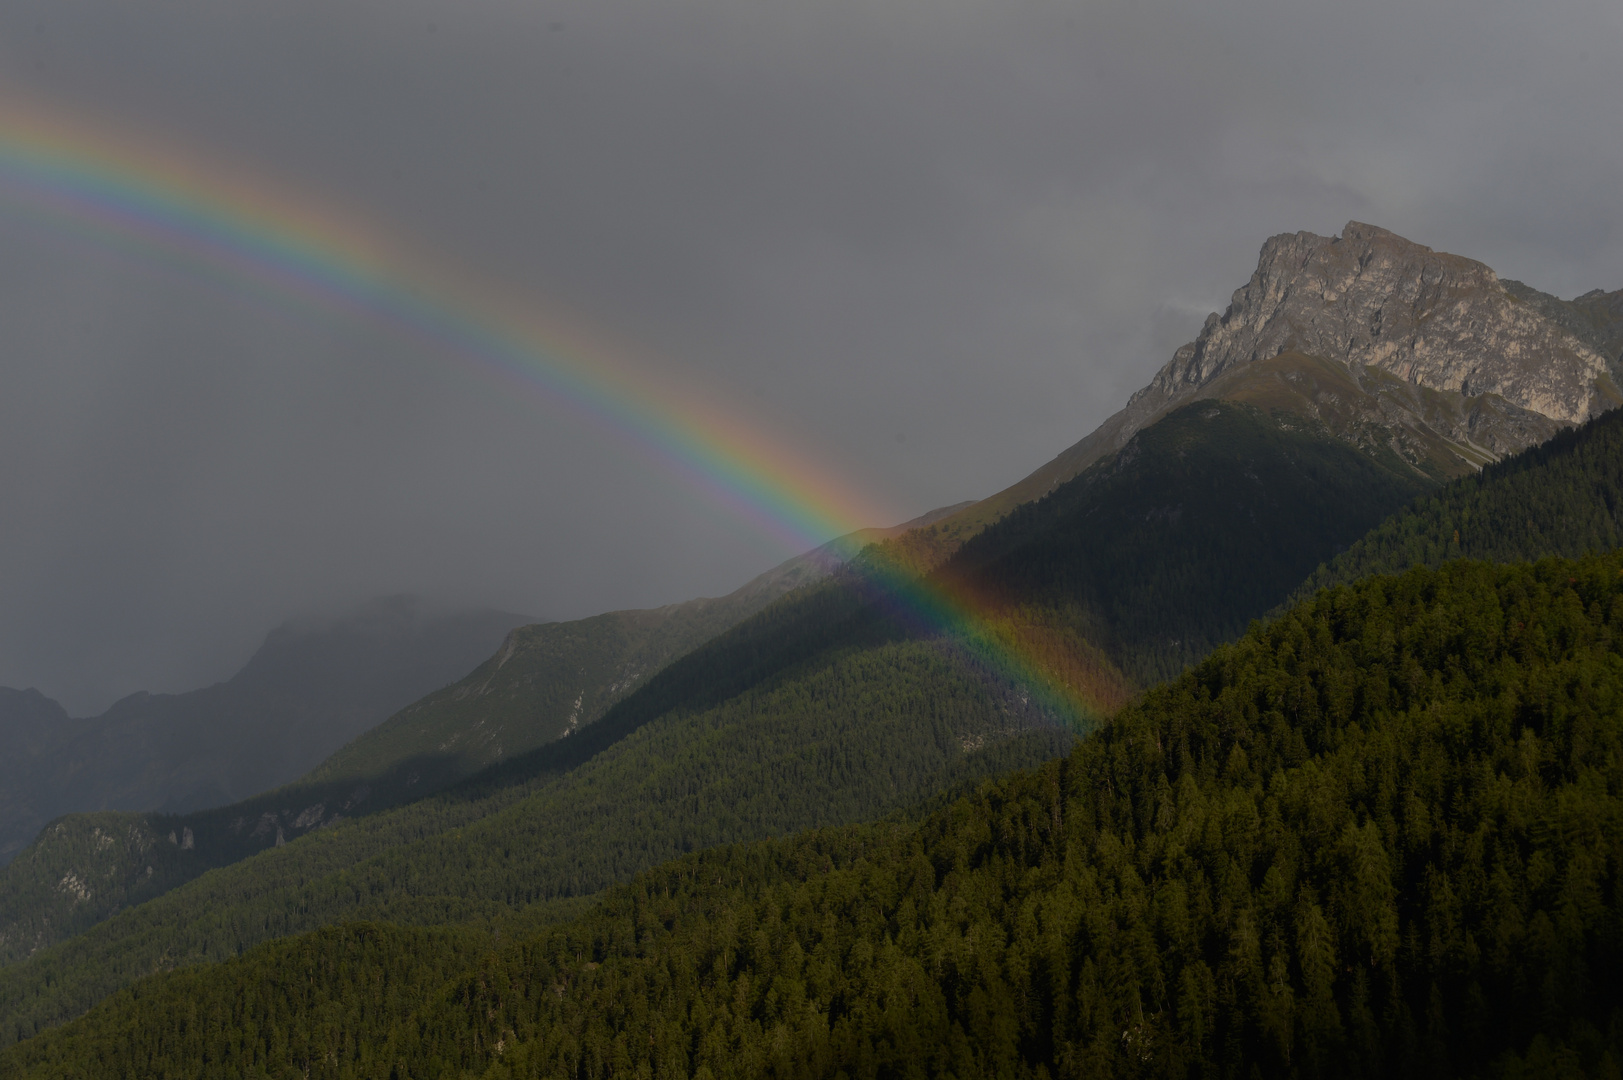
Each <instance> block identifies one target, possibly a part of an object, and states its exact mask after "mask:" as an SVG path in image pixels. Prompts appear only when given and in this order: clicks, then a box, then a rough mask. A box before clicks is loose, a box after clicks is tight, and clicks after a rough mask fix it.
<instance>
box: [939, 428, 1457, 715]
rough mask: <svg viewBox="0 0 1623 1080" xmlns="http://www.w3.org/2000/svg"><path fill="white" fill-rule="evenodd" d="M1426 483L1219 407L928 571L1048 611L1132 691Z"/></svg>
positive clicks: (1245, 617) (1240, 621)
mask: <svg viewBox="0 0 1623 1080" xmlns="http://www.w3.org/2000/svg"><path fill="white" fill-rule="evenodd" d="M1431 487H1432V484H1431V482H1430V480H1429V478H1427V477H1425V476H1422V475H1418V474H1416V473H1415V472H1414V471H1413V470H1412V469H1409V468H1407V467H1406V466H1405V463H1404V462H1403V461H1402V460H1400V459H1398V458H1397V457H1396V456H1395V455H1393V454H1391V453H1384V454H1379V455H1377V456H1372V455H1370V454H1368V453H1365V452H1363V451H1361V450H1360V449H1358V448H1356V447H1353V446H1350V445H1348V444H1347V443H1346V442H1344V441H1342V440H1340V439H1338V438H1336V437H1335V436H1334V434H1333V433H1332V432H1331V431H1329V430H1328V429H1327V428H1326V427H1325V425H1323V424H1322V423H1319V422H1317V421H1313V420H1308V419H1304V418H1301V417H1299V416H1296V415H1294V414H1291V413H1275V414H1269V413H1267V412H1264V411H1263V410H1261V409H1259V408H1256V407H1255V406H1252V405H1248V404H1239V403H1235V402H1231V401H1223V400H1215V401H1205V402H1199V403H1195V404H1191V405H1185V406H1183V407H1182V408H1179V409H1177V410H1175V411H1174V412H1172V413H1171V414H1169V415H1168V416H1166V417H1164V418H1162V419H1161V420H1160V421H1158V422H1157V423H1155V424H1153V425H1151V426H1149V427H1147V428H1145V429H1144V430H1142V431H1140V432H1138V433H1136V434H1135V435H1134V436H1133V437H1132V438H1131V439H1129V440H1128V442H1127V444H1126V445H1125V446H1124V447H1123V448H1122V449H1121V450H1120V451H1119V452H1118V453H1116V454H1114V455H1112V456H1110V457H1108V458H1104V459H1102V460H1100V461H1098V462H1095V463H1094V464H1093V465H1091V466H1089V467H1088V468H1087V469H1085V470H1084V471H1083V472H1082V474H1081V475H1079V476H1077V477H1075V478H1074V479H1071V480H1068V481H1066V482H1065V483H1063V484H1061V485H1060V486H1059V487H1057V488H1055V489H1054V490H1053V491H1052V492H1051V493H1049V494H1048V495H1046V496H1044V497H1043V498H1041V499H1038V500H1037V501H1035V502H1031V503H1026V504H1025V505H1023V506H1019V507H1016V508H1015V509H1014V510H1013V511H1011V512H1010V513H1009V514H1007V515H1006V516H1004V517H1003V518H1002V519H1000V520H999V521H997V522H995V523H993V524H992V525H989V526H988V527H987V528H986V529H985V530H984V531H982V532H981V533H979V534H978V535H976V536H975V537H973V538H972V539H970V540H969V541H968V542H967V543H966V544H965V545H964V546H963V547H962V548H961V549H960V550H959V551H958V552H956V553H955V554H954V555H953V556H952V557H951V558H950V559H949V560H948V561H947V562H946V563H945V565H944V566H943V567H942V569H941V570H940V571H938V574H939V575H940V576H941V577H943V578H947V579H950V580H953V581H957V582H963V583H964V585H965V587H968V588H971V589H972V590H973V591H975V592H976V593H978V594H980V595H982V596H995V597H997V598H998V600H999V602H1000V603H1001V604H1003V605H1012V606H1026V607H1040V608H1045V609H1050V610H1054V611H1056V612H1057V613H1059V615H1060V617H1062V618H1063V619H1065V620H1066V621H1068V622H1070V623H1071V624H1073V625H1074V626H1076V628H1077V630H1078V632H1079V633H1081V634H1082V635H1083V636H1084V637H1085V638H1086V639H1087V640H1089V641H1091V642H1093V643H1094V644H1096V645H1098V646H1100V647H1101V648H1103V649H1104V650H1105V652H1106V654H1107V655H1109V656H1110V658H1111V660H1112V661H1113V662H1114V663H1115V664H1116V665H1117V666H1118V667H1120V668H1121V669H1122V671H1124V672H1126V673H1127V674H1128V675H1129V676H1130V677H1131V678H1133V679H1134V680H1135V681H1136V682H1137V683H1138V684H1139V685H1149V684H1151V683H1153V682H1158V681H1160V680H1161V679H1164V678H1169V677H1171V676H1174V675H1177V674H1178V673H1179V672H1181V671H1182V670H1183V669H1184V668H1185V667H1186V666H1188V665H1189V664H1191V663H1193V662H1195V661H1198V660H1200V659H1201V658H1203V657H1204V656H1205V655H1206V654H1207V653H1208V652H1210V651H1211V650H1212V649H1213V648H1214V647H1216V646H1217V645H1218V644H1220V643H1221V642H1224V641H1228V640H1232V639H1233V638H1235V637H1238V636H1239V635H1240V634H1241V633H1242V632H1243V631H1244V630H1245V628H1246V626H1247V624H1249V623H1250V622H1251V620H1252V619H1255V618H1257V617H1259V616H1261V615H1263V614H1264V613H1266V612H1267V611H1268V610H1269V609H1271V608H1273V607H1275V606H1276V605H1277V604H1279V602H1280V601H1281V600H1282V599H1283V598H1284V597H1285V596H1286V595H1287V594H1288V593H1289V591H1290V590H1291V588H1292V587H1294V586H1295V585H1296V584H1298V583H1299V582H1300V581H1301V580H1302V578H1303V577H1304V576H1306V575H1307V574H1308V573H1310V572H1311V571H1312V570H1313V568H1314V567H1315V566H1317V565H1319V564H1320V563H1321V562H1323V561H1325V560H1327V559H1329V558H1331V557H1332V556H1333V555H1335V553H1336V552H1338V551H1340V550H1342V549H1344V548H1346V547H1347V546H1348V545H1349V544H1352V543H1354V542H1355V541H1356V540H1358V538H1359V537H1360V536H1362V535H1363V534H1364V533H1365V532H1366V531H1367V530H1368V529H1370V528H1371V527H1372V526H1374V525H1375V524H1376V523H1378V522H1379V521H1380V520H1381V519H1382V518H1383V517H1385V516H1386V515H1387V514H1389V513H1391V512H1392V511H1393V510H1396V509H1397V508H1399V507H1401V506H1402V505H1403V504H1404V503H1406V502H1408V501H1409V500H1410V499H1412V498H1413V497H1414V496H1416V495H1418V494H1419V493H1421V492H1423V491H1426V490H1429V489H1430V488H1431Z"/></svg>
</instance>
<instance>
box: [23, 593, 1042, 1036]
mask: <svg viewBox="0 0 1623 1080" xmlns="http://www.w3.org/2000/svg"><path fill="white" fill-rule="evenodd" d="M817 595H818V594H817V593H816V592H815V590H814V592H813V596H812V599H813V600H815V599H816V598H817ZM834 614H836V615H837V605H836V611H835V612H834ZM773 615H774V613H773V612H770V611H769V612H768V613H767V614H766V616H764V617H763V620H764V624H763V626H762V627H761V631H762V632H761V633H760V634H759V635H756V636H753V637H751V638H749V640H750V641H751V644H752V646H754V647H755V648H757V649H762V650H765V651H762V652H759V653H758V654H757V665H756V667H755V669H754V675H755V678H754V680H753V681H752V682H751V683H750V685H748V686H747V687H745V688H744V689H743V690H742V691H739V690H736V689H735V690H733V691H732V692H727V691H726V688H725V683H724V682H722V681H719V680H712V679H708V678H706V677H705V672H706V671H708V670H709V665H711V664H714V663H716V658H715V656H712V655H708V653H707V650H705V649H701V650H700V651H699V652H698V653H696V654H695V655H694V656H693V657H691V658H690V659H689V661H686V662H682V663H679V664H678V665H676V666H674V667H673V668H671V669H667V672H666V673H665V674H664V675H663V676H661V677H660V678H656V679H654V680H652V681H651V682H650V683H649V685H648V686H646V687H644V688H643V690H642V691H641V692H639V693H638V694H634V695H632V697H631V698H629V699H627V700H626V701H625V702H623V703H622V704H621V705H620V706H618V707H617V708H616V709H614V710H611V711H610V714H609V715H608V716H606V717H605V718H604V719H603V720H602V721H600V722H599V723H598V724H595V725H593V726H592V727H589V728H587V729H585V730H583V731H582V732H581V734H579V735H577V736H574V737H571V738H570V739H566V740H562V741H561V742H559V743H555V744H553V745H551V746H549V747H544V748H542V749H541V750H540V751H537V752H536V753H535V754H534V755H532V756H531V757H530V758H529V759H527V760H525V761H521V762H513V763H509V764H508V765H505V766H503V767H502V768H501V769H500V770H497V771H495V772H494V773H490V774H486V775H484V776H482V777H480V778H478V780H477V782H470V783H469V784H467V785H464V786H462V787H459V788H453V789H451V790H449V791H447V792H444V793H442V794H440V795H438V796H435V797H432V798H430V799H427V800H424V801H421V802H418V803H413V804H410V805H408V806H404V807H400V808H398V809H395V810H390V811H385V812H383V813H379V814H375V815H371V816H369V817H365V818H361V819H357V820H353V821H346V822H342V823H340V824H339V825H337V826H334V827H330V828H326V829H322V830H319V831H318V832H315V833H312V834H310V835H307V836H305V837H303V838H301V839H300V840H298V841H296V842H292V843H289V844H287V845H286V846H284V847H280V848H275V849H272V850H269V851H265V852H263V853H261V854H259V855H256V856H254V857H252V858H250V859H248V860H245V861H243V862H239V863H236V864H233V865H231V866H228V867H224V868H221V869H218V870H215V871H213V872H211V873H209V874H206V875H204V876H203V877H201V878H199V879H197V880H195V881H193V882H191V883H189V884H187V885H184V886H182V887H180V888H178V889H175V890H173V891H171V892H169V893H166V894H165V895H163V896H160V897H157V898H155V899H153V900H150V901H148V902H147V903H145V904H142V905H140V906H138V907H135V908H133V909H130V910H128V911H125V912H123V913H121V914H119V915H117V916H116V917H114V918H112V919H110V920H108V921H106V922H103V923H101V924H100V925H97V926H95V927H93V928H91V929H90V930H88V931H86V932H85V933H82V934H80V935H79V936H77V937H75V938H72V939H70V940H68V941H66V942H63V943H62V944H59V945H57V946H55V947H54V948H51V949H48V950H45V951H43V952H41V953H39V954H37V955H35V956H33V957H32V958H30V959H28V960H26V961H23V962H21V963H18V964H16V965H13V966H12V967H10V968H7V969H4V970H3V971H0V1025H3V1026H0V1039H3V1040H4V1041H5V1042H11V1041H13V1040H15V1039H17V1038H27V1037H29V1036H31V1035H33V1034H34V1033H35V1032H36V1031H38V1030H41V1029H42V1028H43V1027H46V1026H49V1025H51V1024H54V1023H58V1022H60V1021H61V1020H64V1019H66V1018H68V1017H71V1016H74V1015H76V1014H78V1013H80V1012H82V1011H83V1010H84V1009H86V1008H88V1007H89V1006H90V1005H92V1004H94V1003H95V1002H96V1001H98V1000H100V999H101V998H102V997H104V996H106V995H107V994H109V993H111V992H113V991H115V990H117V989H118V988H119V987H121V986H124V985H127V984H128V983H129V982H131V981H132V980H133V979H135V978H138V977H140V976H141V975H144V974H146V973H148V972H151V971H153V970H156V969H161V968H164V967H171V966H180V965H185V964H191V963H197V962H201V961H210V960H222V959H226V958H228V957H231V956H234V955H236V954H237V953H238V952H240V951H241V950H242V949H244V948H247V947H249V946H251V945H253V944H255V943H257V942H260V941H264V940H265V939H267V938H271V937H279V936H284V935H288V934H296V933H302V932H306V931H310V930H314V929H316V928H318V927H320V926H323V925H326V924H329V923H332V922H336V921H340V920H344V919H355V918H372V919H384V920H388V921H391V922H396V923H409V924H418V925H435V924H441V923H447V922H467V921H472V922H475V923H478V924H481V925H502V924H503V923H505V922H508V921H510V920H512V919H515V918H518V919H520V920H521V921H522V920H525V919H535V918H547V917H551V916H550V915H548V914H547V913H546V912H542V911H539V910H537V909H535V908H534V907H533V905H535V904H536V903H537V902H542V901H548V900H554V901H561V902H563V903H564V905H565V908H564V910H565V911H571V910H573V908H571V907H569V904H570V903H571V902H573V900H574V899H576V898H579V897H583V896H587V895H590V894H592V893H595V892H596V891H598V890H600V889H602V888H603V887H605V886H607V885H610V884H613V883H615V882H617V881H623V880H625V879H627V878H629V877H630V876H631V875H633V874H635V873H637V872H639V871H641V870H644V869H647V868H648V867H651V866H654V865H656V864H658V863H660V862H663V861H665V860H667V859H670V858H673V857H675V856H678V855H680V854H682V853H684V852H687V851H691V850H693V849H695V848H700V847H706V846H711V845H715V844H721V843H727V842H732V841H737V840H743V839H751V838H760V837H766V836H774V835H785V834H787V833H790V832H793V831H796V830H799V829H804V828H809V827H815V826H819V825H829V824H836V823H844V822H853V821H861V820H869V819H873V818H876V817H882V816H884V815H887V814H890V813H894V812H896V811H899V810H902V809H903V808H905V807H908V806H910V805H913V804H915V803H918V802H920V801H923V800H925V799H928V798H930V797H931V796H933V795H935V794H937V793H938V792H940V791H943V790H946V789H950V788H952V787H954V786H956V785H959V784H963V783H966V782H970V781H973V780H974V779H977V778H981V777H986V776H990V775H995V774H996V773H999V772H1002V771H1005V770H1007V769H1010V768H1014V767H1018V766H1022V765H1030V764H1034V763H1036V762H1039V761H1042V760H1045V759H1047V758H1050V757H1052V756H1053V755H1055V754H1056V753H1059V752H1061V751H1062V750H1063V748H1064V746H1065V745H1066V740H1067V737H1066V735H1065V733H1064V732H1062V731H1059V730H1057V729H1054V728H1052V727H1048V726H1036V727H1033V726H1032V725H1031V723H1030V722H1029V720H1027V719H1026V718H1024V717H1022V716H1020V715H1018V714H1015V713H1012V712H1011V711H1010V710H1009V708H1008V707H1007V706H1006V705H1005V704H1004V703H1003V702H1002V701H1000V700H999V699H997V698H996V697H994V696H992V695H991V694H989V693H988V691H987V688H986V687H985V686H984V685H983V684H982V683H981V682H979V681H978V680H976V679H974V678H972V677H970V676H968V675H966V674H964V673H963V672H962V671H960V670H958V669H957V668H956V666H955V665H954V664H953V663H952V662H951V660H950V659H949V658H948V657H946V656H944V655H943V654H942V653H941V651H940V649H939V648H938V646H936V645H934V644H932V643H929V642H917V641H906V640H892V641H883V640H881V641H878V642H875V643H872V644H868V645H861V644H858V645H841V646H839V647H837V648H833V649H829V650H826V651H823V652H821V653H818V654H813V655H809V656H807V655H799V654H796V655H784V654H777V653H774V652H772V650H771V649H770V643H771V641H772V635H771V633H770V631H771V629H772V625H773V623H772V617H773ZM727 644H728V642H727V640H726V635H724V638H723V640H722V641H720V642H718V643H714V644H713V646H712V647H711V648H713V649H717V650H724V648H725V646H726V645H727ZM689 665H692V666H693V668H694V670H693V671H687V670H686V668H687V667H688V666H689ZM741 674H742V673H741ZM687 680H693V683H692V686H693V687H698V688H703V689H705V690H706V691H708V692H710V693H714V694H716V695H717V696H719V697H721V698H722V700H720V701H706V700H705V699H704V697H703V695H701V694H698V693H696V692H693V691H692V690H691V689H690V687H689V684H688V682H687ZM677 699H680V700H682V701H684V702H685V704H683V705H682V706H681V707H676V706H674V705H672V704H671V703H672V702H673V701H674V700H677Z"/></svg>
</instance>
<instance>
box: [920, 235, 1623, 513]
mask: <svg viewBox="0 0 1623 1080" xmlns="http://www.w3.org/2000/svg"><path fill="white" fill-rule="evenodd" d="M1620 353H1623V291H1619V292H1612V293H1608V292H1601V291H1599V290H1597V291H1594V292H1590V293H1585V294H1584V295H1583V296H1580V297H1577V298H1576V299H1574V300H1558V299H1556V298H1555V297H1553V296H1549V295H1548V294H1545V293H1540V292H1538V291H1537V290H1534V289H1529V288H1528V287H1527V286H1525V285H1522V284H1521V283H1519V282H1514V281H1510V282H1502V281H1500V280H1499V277H1498V276H1497V275H1496V274H1495V273H1494V272H1493V271H1492V270H1491V269H1489V268H1488V267H1487V266H1485V265H1483V264H1482V263H1479V262H1476V261H1474V260H1472V259H1466V258H1461V257H1460V256H1458V255H1448V254H1445V253H1442V252H1437V251H1433V250H1432V249H1431V248H1429V247H1425V246H1424V245H1421V244H1416V243H1414V242H1412V241H1409V240H1405V239H1404V238H1403V237H1401V236H1398V235H1396V234H1395V233H1391V232H1388V231H1387V230H1385V229H1381V228H1377V227H1375V226H1373V225H1365V224H1362V223H1360V222H1356V221H1352V222H1348V223H1347V226H1346V228H1345V229H1343V230H1342V233H1341V235H1340V236H1318V235H1315V234H1314V233H1308V232H1299V233H1285V234H1282V235H1279V236H1275V237H1273V238H1272V239H1270V240H1269V241H1268V242H1267V243H1266V244H1264V245H1263V247H1262V253H1261V255H1260V256H1259V258H1258V259H1257V269H1256V272H1255V273H1254V274H1252V275H1251V280H1250V281H1248V282H1246V284H1245V285H1244V286H1243V287H1241V288H1240V289H1238V290H1236V291H1235V293H1234V295H1233V297H1232V298H1231V300H1230V303H1229V306H1228V309H1227V310H1226V311H1224V312H1223V313H1222V314H1217V313H1215V312H1214V313H1213V314H1211V315H1210V316H1208V317H1207V319H1206V324H1205V325H1204V326H1203V327H1202V328H1201V331H1200V335H1199V337H1197V338H1196V339H1195V340H1194V341H1192V342H1190V343H1189V344H1187V345H1185V346H1184V347H1183V348H1181V349H1179V350H1177V352H1176V353H1174V354H1173V357H1172V359H1171V360H1170V361H1169V362H1168V363H1167V364H1166V365H1165V366H1164V367H1162V368H1161V370H1160V371H1159V372H1157V373H1156V375H1155V377H1154V378H1153V379H1152V380H1150V383H1149V385H1148V386H1146V387H1144V388H1143V389H1142V390H1140V391H1139V392H1138V393H1136V394H1134V395H1133V396H1132V398H1131V399H1130V400H1129V401H1128V403H1127V407H1126V408H1124V409H1122V410H1121V411H1120V412H1118V413H1116V414H1115V415H1114V416H1112V417H1110V419H1108V420H1106V421H1105V422H1104V423H1103V424H1101V425H1099V427H1098V428H1097V429H1095V430H1094V431H1093V432H1092V433H1091V434H1089V435H1088V436H1087V437H1086V438H1084V439H1083V440H1081V441H1080V442H1078V443H1076V444H1075V445H1074V446H1071V447H1069V448H1068V449H1066V450H1065V451H1064V452H1063V453H1061V454H1060V455H1059V456H1058V457H1056V458H1054V460H1052V461H1050V462H1048V463H1047V464H1046V465H1044V466H1043V467H1042V468H1040V469H1038V470H1036V471H1035V472H1033V473H1032V474H1031V475H1030V476H1027V477H1026V478H1025V479H1023V480H1021V481H1020V482H1019V483H1017V484H1014V485H1012V486H1011V487H1009V488H1007V489H1005V490H1004V491H1001V492H999V493H998V494H996V495H994V496H992V497H991V498H989V499H985V500H983V501H981V502H979V503H977V504H975V505H974V506H972V507H970V508H969V509H968V510H965V511H963V512H961V513H959V514H957V515H954V516H953V517H951V518H948V519H947V520H946V521H945V522H943V523H942V524H941V525H940V526H938V527H937V530H936V531H938V532H951V533H952V534H953V535H954V536H955V537H956V538H957V539H958V541H959V542H962V540H963V539H966V538H967V537H968V536H969V535H973V534H974V533H975V532H976V531H978V530H979V529H981V528H984V527H985V526H986V525H987V524H988V523H990V522H992V521H995V520H996V519H997V518H999V517H1001V516H1002V515H1003V514H1006V513H1008V512H1009V510H1011V509H1013V508H1014V507H1015V506H1018V505H1020V504H1021V503H1023V502H1029V501H1031V500H1032V499H1038V498H1041V497H1042V496H1043V495H1045V494H1047V493H1048V492H1049V491H1052V490H1053V489H1054V488H1056V487H1058V486H1059V485H1060V484H1062V483H1064V482H1065V481H1066V480H1069V479H1070V478H1071V477H1073V476H1076V475H1078V474H1080V473H1081V472H1082V470H1084V469H1086V468H1087V467H1088V466H1089V465H1091V464H1093V463H1094V462H1095V461H1098V460H1099V459H1100V458H1102V457H1105V456H1106V455H1108V454H1111V453H1114V452H1115V451H1117V450H1120V449H1121V448H1122V447H1123V446H1125V445H1126V444H1127V442H1128V440H1129V439H1131V438H1132V437H1133V435H1135V434H1136V433H1137V432H1139V431H1142V430H1143V429H1144V428H1146V427H1148V426H1149V425H1150V424H1153V423H1155V422H1156V421H1157V420H1159V419H1160V418H1161V417H1163V416H1165V415H1167V414H1168V413H1169V412H1171V411H1172V410H1173V409H1176V408H1178V407H1179V406H1181V405H1184V404H1187V403H1189V402H1192V401H1198V400H1202V399H1206V398H1222V399H1226V400H1236V401H1245V402H1248V403H1251V404H1254V405H1257V406H1258V407H1260V408H1264V409H1266V410H1268V411H1270V412H1273V413H1280V412H1286V413H1293V414H1296V415H1299V416H1302V417H1304V418H1307V419H1309V420H1311V421H1313V422H1316V423H1321V424H1323V425H1324V427H1325V428H1326V429H1327V430H1329V431H1330V432H1331V433H1332V434H1334V435H1336V436H1338V437H1340V438H1343V439H1346V440H1347V441H1349V442H1352V443H1354V444H1356V445H1358V446H1360V447H1362V448H1364V449H1366V450H1368V451H1371V452H1375V453H1381V454H1384V453H1385V452H1387V451H1390V452H1392V453H1394V454H1396V455H1397V457H1398V458H1400V459H1401V460H1402V461H1404V462H1406V463H1407V465H1408V467H1410V468H1412V469H1414V470H1416V471H1418V472H1421V473H1424V474H1426V475H1428V476H1431V477H1433V478H1436V479H1444V478H1447V477H1451V476H1458V475H1461V474H1464V473H1467V472H1470V471H1472V470H1474V469H1478V468H1481V467H1482V466H1483V465H1484V464H1486V463H1488V462H1490V461H1493V460H1496V459H1497V458H1499V457H1502V456H1504V455H1506V454H1510V453H1515V452H1516V451H1519V450H1522V449H1525V448H1526V447H1528V446H1532V445H1535V444H1537V443H1540V442H1543V441H1544V440H1545V439H1548V438H1549V437H1550V436H1551V435H1553V434H1554V433H1555V432H1556V431H1557V430H1559V429H1560V428H1561V427H1563V426H1565V425H1568V424H1577V423H1582V422H1583V421H1584V420H1587V419H1589V418H1590V417H1592V416H1595V415H1597V414H1599V413H1601V412H1604V411H1606V410H1607V409H1610V408H1612V407H1613V406H1614V405H1617V404H1620V403H1623V392H1620V391H1619V389H1618V387H1619V382H1618V379H1619V374H1620V372H1623V357H1620V355H1619V354H1620Z"/></svg>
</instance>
